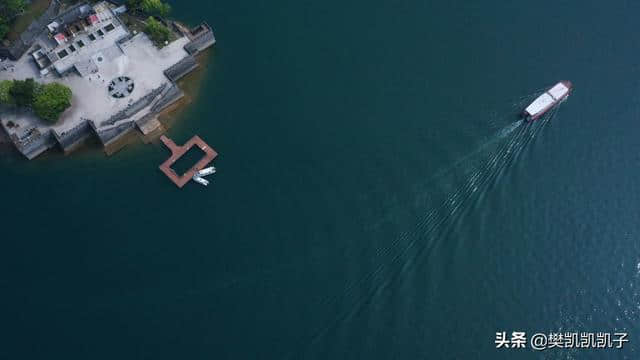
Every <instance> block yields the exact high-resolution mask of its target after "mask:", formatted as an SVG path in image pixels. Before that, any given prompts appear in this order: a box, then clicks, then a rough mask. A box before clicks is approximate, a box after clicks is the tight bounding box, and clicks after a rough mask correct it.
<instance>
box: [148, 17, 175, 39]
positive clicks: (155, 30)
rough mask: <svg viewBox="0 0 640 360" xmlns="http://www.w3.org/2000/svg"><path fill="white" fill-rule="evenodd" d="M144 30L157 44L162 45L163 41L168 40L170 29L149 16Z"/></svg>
mask: <svg viewBox="0 0 640 360" xmlns="http://www.w3.org/2000/svg"><path fill="white" fill-rule="evenodd" d="M144 32H145V33H147V35H149V37H150V38H151V40H153V41H154V42H155V43H156V44H157V45H162V44H164V43H165V41H169V37H170V36H171V31H170V30H169V29H167V27H166V26H164V25H163V24H162V23H161V22H160V21H158V20H156V19H154V18H153V17H150V18H149V19H147V25H146V26H145V28H144Z"/></svg>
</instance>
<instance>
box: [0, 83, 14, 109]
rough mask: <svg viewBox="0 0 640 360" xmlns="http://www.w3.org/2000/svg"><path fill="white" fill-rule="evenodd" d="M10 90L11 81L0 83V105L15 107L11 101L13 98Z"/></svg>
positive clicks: (11, 86) (11, 87)
mask: <svg viewBox="0 0 640 360" xmlns="http://www.w3.org/2000/svg"><path fill="white" fill-rule="evenodd" d="M11 89H13V81H11V80H3V81H0V104H3V105H15V101H13V96H11Z"/></svg>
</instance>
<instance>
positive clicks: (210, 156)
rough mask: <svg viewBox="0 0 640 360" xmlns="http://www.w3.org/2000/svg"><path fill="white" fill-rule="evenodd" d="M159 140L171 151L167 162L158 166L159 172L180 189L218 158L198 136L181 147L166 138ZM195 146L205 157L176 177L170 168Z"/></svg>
mask: <svg viewBox="0 0 640 360" xmlns="http://www.w3.org/2000/svg"><path fill="white" fill-rule="evenodd" d="M160 140H162V142H163V143H164V144H165V146H166V147H168V148H169V150H171V157H169V158H168V159H167V161H165V162H163V163H162V165H160V170H161V171H162V172H163V173H164V174H165V175H167V177H168V178H169V179H170V180H171V181H173V183H174V184H176V186H178V187H179V188H182V187H183V186H184V185H185V184H186V183H188V182H189V181H191V178H192V177H193V175H195V174H196V173H197V172H198V171H200V170H202V169H204V168H205V167H206V166H207V165H208V164H209V163H210V162H212V161H213V160H214V159H215V158H216V157H218V153H217V152H216V151H215V150H213V149H212V148H211V147H210V146H209V145H208V144H207V143H206V142H204V140H202V139H200V137H199V136H198V135H195V136H194V137H192V138H191V139H190V140H189V141H187V143H186V144H184V145H182V146H178V145H176V143H175V142H173V140H171V139H169V138H168V137H166V136H164V135H162V136H161V137H160ZM194 146H197V147H199V148H200V150H202V151H204V153H205V155H204V156H203V157H202V159H200V160H199V161H198V162H197V163H196V164H195V165H193V166H192V167H191V169H189V170H188V171H187V172H185V173H184V174H182V175H178V174H177V173H176V172H175V171H174V170H173V169H172V168H171V166H173V164H175V163H176V162H177V161H178V160H180V158H181V157H182V156H183V155H184V154H186V153H187V152H188V151H189V150H190V149H191V148H192V147H194Z"/></svg>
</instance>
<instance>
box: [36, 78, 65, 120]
mask: <svg viewBox="0 0 640 360" xmlns="http://www.w3.org/2000/svg"><path fill="white" fill-rule="evenodd" d="M71 96H72V93H71V89H69V88H68V87H66V86H64V85H62V84H58V83H51V84H45V85H42V86H40V87H39V88H38V91H37V92H36V95H35V98H34V101H33V111H34V112H35V113H36V115H38V117H39V118H41V119H42V120H45V121H47V122H50V123H55V122H57V121H58V119H59V118H60V115H62V113H63V112H64V111H65V110H67V109H68V108H69V107H70V106H71Z"/></svg>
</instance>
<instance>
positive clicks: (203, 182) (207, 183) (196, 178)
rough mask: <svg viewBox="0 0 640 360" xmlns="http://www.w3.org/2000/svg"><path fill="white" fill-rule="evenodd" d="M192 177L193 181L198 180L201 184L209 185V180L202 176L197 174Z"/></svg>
mask: <svg viewBox="0 0 640 360" xmlns="http://www.w3.org/2000/svg"><path fill="white" fill-rule="evenodd" d="M192 179H193V181H195V182H197V183H198V184H200V185H204V186H207V185H209V180H206V179H203V178H201V177H200V176H198V175H197V174H196V175H193V178H192Z"/></svg>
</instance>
